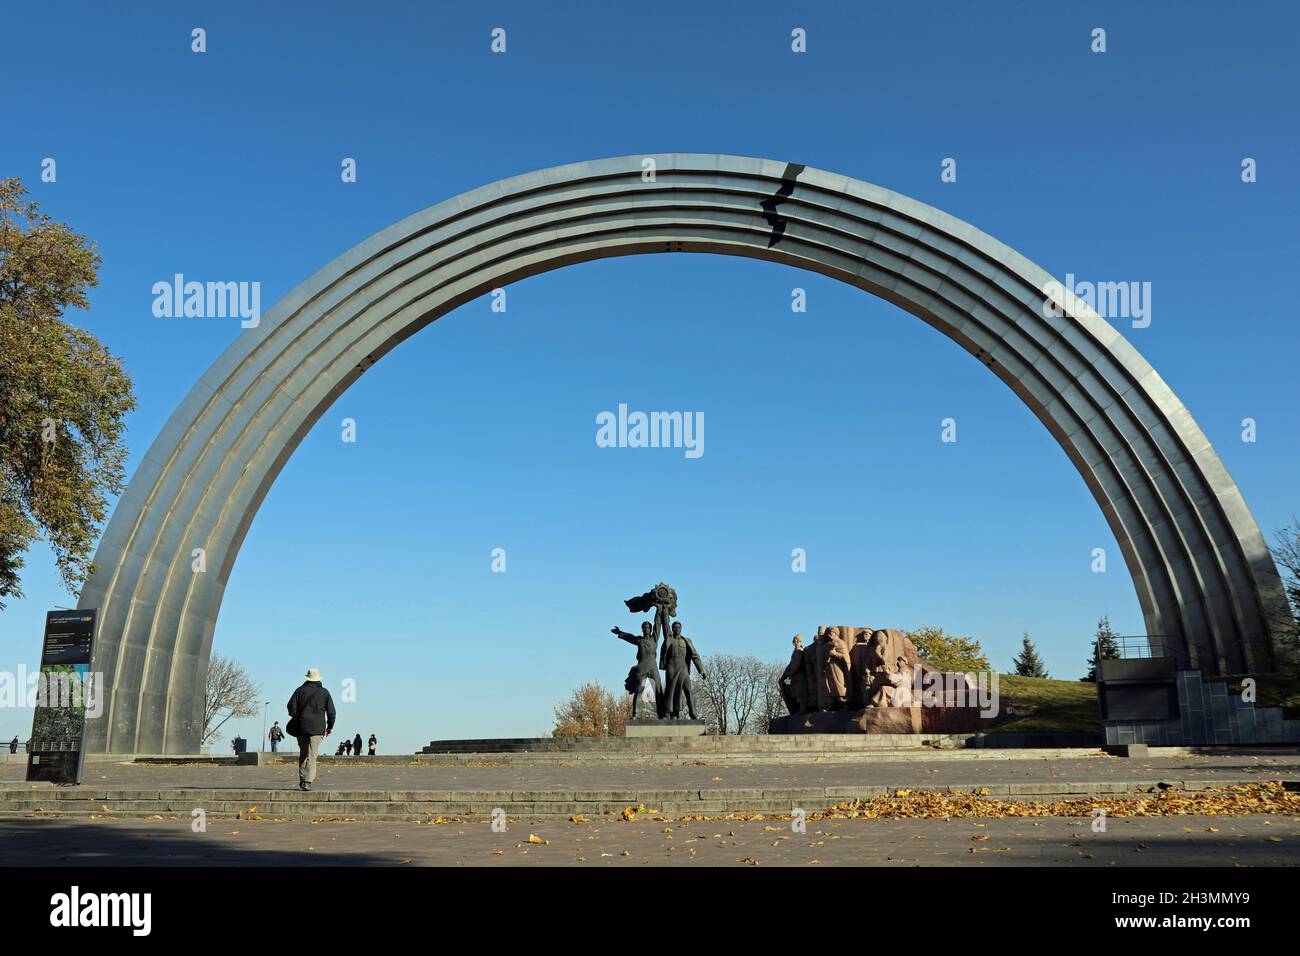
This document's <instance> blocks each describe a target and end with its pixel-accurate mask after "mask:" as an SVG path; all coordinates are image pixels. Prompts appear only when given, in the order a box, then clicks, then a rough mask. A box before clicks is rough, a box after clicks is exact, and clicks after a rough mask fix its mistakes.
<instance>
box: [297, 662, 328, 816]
mask: <svg viewBox="0 0 1300 956" xmlns="http://www.w3.org/2000/svg"><path fill="white" fill-rule="evenodd" d="M287 727H288V730H289V733H290V734H292V735H293V736H294V737H297V738H298V789H299V790H310V789H311V785H312V782H313V781H314V780H315V779H316V752H317V751H318V750H320V744H321V741H322V740H324V739H325V738H326V737H328V736H329V735H330V734H331V733H333V732H334V698H333V697H331V696H330V692H329V691H328V690H326V689H325V687H324V685H322V684H321V680H320V671H319V670H317V669H316V668H315V667H309V668H308V669H307V679H306V680H305V681H303V683H302V686H301V687H299V688H298V689H297V690H295V691H294V692H293V696H292V697H290V698H289V723H288V724H287Z"/></svg>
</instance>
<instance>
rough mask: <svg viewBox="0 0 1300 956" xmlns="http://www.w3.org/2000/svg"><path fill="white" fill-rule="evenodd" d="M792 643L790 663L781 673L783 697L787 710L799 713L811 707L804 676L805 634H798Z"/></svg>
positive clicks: (806, 681)
mask: <svg viewBox="0 0 1300 956" xmlns="http://www.w3.org/2000/svg"><path fill="white" fill-rule="evenodd" d="M792 643H793V644H794V650H793V651H792V652H791V654H790V663H789V664H787V665H786V666H785V670H784V671H782V673H781V699H782V700H784V701H785V706H786V710H788V711H789V712H790V713H792V714H798V713H801V712H802V711H805V710H808V709H810V702H809V700H808V680H807V678H806V677H805V676H804V667H805V666H806V665H805V663H804V661H805V658H804V648H803V635H802V634H796V635H795V636H794V640H793V642H792Z"/></svg>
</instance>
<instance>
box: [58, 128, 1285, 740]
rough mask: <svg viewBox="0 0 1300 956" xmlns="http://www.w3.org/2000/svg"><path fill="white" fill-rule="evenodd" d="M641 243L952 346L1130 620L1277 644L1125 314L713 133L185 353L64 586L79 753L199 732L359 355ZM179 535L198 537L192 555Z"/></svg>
mask: <svg viewBox="0 0 1300 956" xmlns="http://www.w3.org/2000/svg"><path fill="white" fill-rule="evenodd" d="M649 160H653V166H651V164H650V162H649ZM651 171H652V172H653V175H651ZM656 252H708V253H719V254H723V255H735V256H748V257H751V258H755V259H764V260H767V261H770V262H779V263H782V264H784V265H788V266H796V267H798V268H801V269H808V270H810V271H813V272H817V273H821V274H823V275H827V276H831V277H833V278H836V279H840V280H842V281H844V282H847V283H849V284H851V285H854V286H857V287H858V288H861V289H865V290H866V291H868V292H871V293H874V294H875V295H878V296H880V297H882V298H884V299H887V300H888V301H890V302H893V303H895V304H896V305H898V306H900V307H902V308H903V309H905V310H907V311H908V312H910V313H912V314H913V315H915V316H917V317H918V318H920V319H922V320H924V321H925V322H928V323H929V324H930V325H932V326H934V327H935V328H936V329H938V330H939V331H941V332H943V333H944V334H945V335H947V336H949V337H950V338H952V339H953V340H954V341H956V342H958V343H959V344H961V345H962V346H963V347H964V348H966V349H967V350H968V351H970V352H971V353H972V354H973V355H974V356H975V357H976V358H977V359H978V360H979V361H981V362H983V363H984V364H985V365H986V366H988V368H989V369H990V370H992V371H993V373H994V374H996V375H997V376H998V377H999V378H1001V379H1002V380H1003V381H1004V382H1006V383H1007V385H1009V386H1010V387H1011V389H1012V391H1014V392H1015V393H1016V394H1017V395H1018V396H1019V397H1020V398H1021V400H1022V401H1024V402H1025V404H1026V405H1028V406H1029V407H1030V408H1031V409H1032V410H1033V411H1034V413H1035V414H1036V415H1037V416H1038V417H1039V419H1040V420H1041V421H1042V422H1043V424H1045V425H1046V426H1047V428H1048V430H1049V431H1050V432H1051V433H1052V435H1053V436H1055V438H1056V440H1057V441H1058V442H1059V443H1060V445H1061V447H1062V448H1063V449H1065V453H1066V454H1067V455H1068V456H1069V457H1070V460H1071V461H1072V462H1074V465H1075V467H1076V468H1078V470H1079V474H1081V475H1082V476H1083V479H1084V481H1085V482H1086V483H1087V485H1088V487H1089V488H1090V489H1091V491H1092V493H1093V495H1094V497H1095V498H1096V500H1097V502H1098V503H1099V504H1100V505H1101V508H1102V511H1103V512H1104V513H1105V515H1106V519H1107V521H1108V522H1109V524H1110V527H1111V529H1112V531H1113V532H1114V534H1115V537H1116V539H1117V540H1118V542H1119V546H1120V548H1121V550H1122V551H1123V554H1124V558H1125V560H1126V562H1127V564H1128V568H1129V571H1130V572H1131V574H1132V577H1133V584H1134V587H1135V588H1136V589H1137V596H1138V600H1139V602H1140V604H1141V607H1142V612H1143V614H1144V615H1145V619H1146V628H1147V632H1148V633H1149V634H1159V635H1165V636H1166V637H1167V638H1169V639H1171V640H1172V643H1173V648H1174V649H1175V650H1177V651H1179V652H1181V653H1182V654H1183V655H1185V657H1186V659H1187V662H1188V663H1189V664H1190V666H1193V667H1199V668H1201V669H1203V670H1204V671H1206V672H1208V673H1235V672H1250V671H1259V670H1262V669H1265V668H1267V667H1268V666H1271V664H1272V661H1271V655H1272V647H1273V644H1272V633H1273V629H1274V628H1273V626H1271V622H1273V621H1275V620H1276V618H1274V617H1273V615H1274V614H1277V613H1279V610H1280V608H1281V607H1283V606H1284V604H1283V602H1284V598H1283V594H1282V590H1281V582H1280V579H1279V577H1278V573H1277V569H1276V566H1275V565H1274V563H1273V560H1272V557H1271V555H1270V554H1269V551H1268V548H1267V546H1266V545H1265V543H1264V539H1263V536H1262V535H1261V534H1260V531H1259V528H1258V526H1257V525H1256V523H1255V521H1254V519H1253V518H1252V516H1251V514H1250V511H1249V510H1248V509H1247V507H1246V504H1245V502H1244V501H1243V499H1242V497H1241V494H1240V492H1239V491H1238V490H1237V487H1236V485H1235V484H1234V483H1233V481H1232V479H1231V477H1229V475H1228V473H1227V471H1226V470H1225V469H1224V467H1223V465H1222V464H1221V463H1220V461H1219V458H1218V456H1217V455H1216V453H1215V451H1214V449H1213V448H1212V447H1211V446H1210V443H1209V442H1208V441H1207V440H1206V438H1205V435H1204V434H1203V433H1202V432H1201V429H1200V428H1199V427H1198V426H1197V425H1196V423H1195V422H1194V421H1193V420H1192V417H1191V415H1189V414H1188V412H1187V409H1186V408H1184V406H1183V404H1182V403H1181V402H1180V401H1179V400H1178V399H1177V397H1176V396H1175V395H1174V394H1173V392H1172V391H1170V389H1169V387H1168V386H1167V385H1166V384H1165V383H1164V381H1163V380H1162V379H1161V378H1160V376H1159V375H1157V374H1156V372H1155V370H1154V369H1152V368H1151V366H1150V365H1149V364H1148V363H1147V362H1146V361H1145V360H1144V359H1143V358H1142V357H1141V356H1140V355H1139V354H1138V352H1137V351H1136V350H1135V349H1134V348H1133V347H1132V346H1131V345H1130V344H1129V343H1128V342H1127V341H1126V340H1125V339H1124V338H1123V336H1121V335H1120V334H1119V332H1117V331H1116V330H1115V329H1114V328H1113V327H1112V326H1111V325H1110V324H1109V323H1107V322H1105V321H1103V320H1102V319H1101V318H1100V317H1098V316H1097V315H1096V314H1095V313H1094V312H1093V311H1092V310H1091V309H1089V308H1088V307H1087V306H1086V305H1084V304H1083V303H1081V302H1079V301H1077V300H1075V299H1074V298H1073V297H1072V296H1070V295H1069V294H1068V293H1067V294H1066V295H1065V296H1064V299H1065V301H1063V302H1062V303H1060V305H1061V306H1062V307H1060V308H1057V309H1055V310H1053V309H1051V308H1045V306H1044V302H1045V290H1047V289H1049V288H1050V283H1052V281H1053V280H1052V277H1051V276H1049V275H1048V274H1047V273H1046V272H1044V271H1043V270H1042V269H1040V268H1039V267H1038V266H1036V265H1034V264H1033V263H1032V262H1030V261H1029V260H1028V259H1026V258H1025V257H1024V256H1022V255H1020V254H1019V253H1018V252H1015V251H1014V250H1012V249H1010V248H1008V247H1007V246H1005V245H1003V244H1002V243H1000V242H998V241H997V240H995V239H993V238H991V237H990V236H988V235H986V234H985V233H983V232H980V231H979V230H978V229H976V228H975V227H973V226H971V225H969V224H967V223H965V222H962V221H961V220H958V219H955V218H953V217H952V216H949V215H947V214H945V213H943V212H940V211H939V210H937V209H934V208H932V207H930V206H927V205H925V204H923V203H920V202H916V201H915V200H912V199H909V198H907V197H905V196H901V195H899V194H897V193H894V192H891V191H889V190H887V189H882V188H880V187H879V186H873V185H870V184H869V183H865V182H861V181H859V180H856V179H851V178H849V177H847V176H842V175H837V174H835V173H828V172H823V171H820V170H817V169H811V168H808V167H805V166H801V165H798V164H794V163H785V162H774V161H771V160H763V159H751V158H743V157H735V156H724V155H714V154H680V153H679V154H666V155H655V156H649V157H644V156H631V157H623V158H619V159H603V160H596V161H592V162H584V163H574V164H571V165H566V166H558V167H555V168H552V169H545V170H541V171H538V172H533V173H527V174H525V175H522V176H516V177H514V178H511V179H506V180H502V181H500V182H496V183H492V184H491V185H487V186H483V187H481V188H479V189H475V190H472V191H470V192H467V193H464V194H462V195H460V196H456V197H454V198H452V199H448V200H447V201H445V202H442V203H439V204H437V205H435V206H432V207H430V208H428V209H426V210H424V211H423V212H418V213H416V214H414V215H412V216H409V217H408V218H406V219H403V220H402V221H401V222H398V223H396V224H395V225H393V226H390V227H389V228H387V229H384V230H383V231H381V232H379V233H377V234H376V235H374V236H372V237H370V238H369V239H367V240H365V241H364V242H362V243H361V244H360V245H357V246H356V247H354V248H353V249H351V250H349V251H348V252H346V253H344V254H343V255H341V256H339V257H338V258H337V259H335V260H334V261H333V262H331V263H330V264H329V265H327V266H325V267H324V268H323V269H321V270H320V271H319V272H317V273H316V274H315V275H314V276H312V277H311V278H310V279H308V280H307V281H306V282H304V283H303V284H302V285H300V286H298V287H297V288H296V289H294V290H293V291H292V292H291V293H289V295H287V296H286V297H285V298H284V299H282V300H281V301H280V302H278V303H277V304H276V305H275V306H274V307H273V308H272V309H270V310H269V311H268V312H267V314H266V315H265V316H264V317H263V319H262V321H261V323H260V325H258V326H257V327H256V328H251V329H248V330H246V331H244V332H243V333H242V334H240V336H239V337H238V338H237V339H236V340H235V342H234V343H233V344H232V345H231V346H230V347H229V348H228V349H227V350H226V351H225V353H224V354H223V355H222V356H221V357H220V358H218V359H217V360H216V362H215V363H214V364H213V365H212V367H211V368H209V369H208V370H207V372H205V373H204V375H203V376H202V377H201V378H200V379H199V381H198V383H197V384H196V385H195V386H194V388H193V389H192V390H191V391H190V393H189V395H188V396H187V397H186V398H185V399H184V401H182V402H181V404H180V406H179V407H178V408H177V409H176V410H175V412H173V414H172V416H171V418H170V419H169V420H168V422H167V424H166V426H165V427H164V428H163V431H162V433H161V434H160V435H159V436H158V438H157V440H155V442H154V443H153V445H152V447H151V448H150V450H149V451H148V453H147V454H146V455H145V457H144V459H143V460H142V462H141V463H140V465H139V467H138V468H137V470H136V472H135V474H134V476H133V477H132V479H131V481H130V484H129V485H128V487H127V489H126V491H125V492H124V494H123V495H122V498H121V500H120V501H119V502H118V504H117V507H116V509H115V511H114V513H113V516H112V519H111V520H110V522H109V525H108V527H107V528H106V529H105V533H104V537H103V540H102V542H101V544H100V546H99V549H98V552H97V554H96V556H95V564H96V570H95V573H94V574H93V575H92V576H91V578H90V579H89V580H88V581H87V583H86V586H85V588H84V590H83V591H82V594H81V599H80V605H79V606H80V607H82V608H98V609H99V611H100V618H99V621H100V623H99V638H98V652H97V656H96V662H95V668H94V669H95V670H96V671H97V672H99V673H102V674H103V675H104V677H105V680H106V682H107V690H108V696H107V699H106V706H105V709H104V712H103V715H102V717H101V718H98V719H95V720H92V721H89V722H88V730H87V749H88V750H91V751H109V752H123V753H194V752H197V750H198V745H199V734H200V730H201V724H202V716H201V715H202V707H203V696H204V695H203V688H204V682H205V679H206V674H207V667H208V658H209V655H210V652H211V647H212V637H213V631H214V629H215V626H216V620H217V613H218V610H219V608H220V606H221V599H222V595H223V593H224V591H225V587H226V582H227V580H228V579H229V576H230V572H231V568H232V566H233V565H234V562H235V557H236V555H237V553H238V551H239V547H240V544H241V543H242V542H243V540H244V536H245V534H246V533H247V531H248V528H249V525H250V523H251V522H252V520H253V516H254V515H255V514H256V513H257V509H258V507H259V505H260V504H261V502H262V500H263V498H264V497H265V496H266V494H267V491H268V490H269V489H270V487H271V483H272V482H273V481H274V480H275V477H276V475H277V474H278V473H279V472H280V470H281V468H282V467H283V466H284V463H285V462H286V461H287V460H288V458H289V456H290V455H291V454H292V453H293V451H294V449H295V448H296V447H297V445H298V443H299V442H300V441H301V440H302V438H303V436H304V435H306V434H307V431H308V430H309V429H310V428H311V427H312V424H313V423H314V422H316V420H317V419H318V418H320V416H321V415H322V414H323V413H324V412H325V410H326V409H327V408H329V406H330V405H331V403H333V402H334V400H335V399H336V398H338V396H339V395H340V394H342V393H343V392H344V391H345V390H346V389H347V388H348V386H350V385H351V384H352V383H353V382H355V381H356V380H357V379H358V378H359V377H360V376H361V375H362V374H363V373H364V372H365V371H366V370H367V369H368V368H370V366H371V365H373V364H374V363H375V362H376V361H377V360H378V359H379V358H381V357H382V356H383V355H384V354H385V353H387V352H388V351H389V350H390V349H392V348H393V347H394V346H396V345H397V344H398V343H400V342H401V341H402V340H403V339H405V338H406V337H407V336H409V335H412V334H413V333H415V332H417V331H419V330H420V329H422V328H423V327H424V326H426V325H428V324H429V323H430V322H433V321H434V320H435V319H437V318H439V317H440V316H442V315H445V314H446V313H448V312H450V311H451V310H452V309H455V308H456V307H457V306H459V305H461V304H462V303H464V302H468V301H470V300H471V299H474V298H476V297H478V296H480V295H483V294H484V293H486V292H488V291H490V290H492V289H494V288H498V287H501V286H505V285H507V284H509V283H511V282H515V281H517V280H519V279H522V278H525V277H527V276H531V275H536V274H538V273H542V272H546V271H548V270H551V269H556V268H559V267H561V266H566V265H570V264H572V263H578V262H587V261H590V260H593V259H600V258H605V257H613V256H627V255H634V254H639V253H656ZM195 548H203V549H204V550H205V552H206V560H207V568H206V570H205V571H203V572H201V573H196V572H194V571H193V570H192V568H191V562H192V557H191V554H192V552H193V550H194V549H195ZM1008 591H1009V592H1014V585H1009V586H1008Z"/></svg>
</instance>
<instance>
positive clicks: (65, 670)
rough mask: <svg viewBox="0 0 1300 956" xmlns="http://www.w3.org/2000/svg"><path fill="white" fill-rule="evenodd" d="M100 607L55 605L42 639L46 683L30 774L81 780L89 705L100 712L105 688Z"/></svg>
mask: <svg viewBox="0 0 1300 956" xmlns="http://www.w3.org/2000/svg"><path fill="white" fill-rule="evenodd" d="M97 616H98V613H97V611H95V610H94V609H90V610H78V611H49V612H47V613H46V615H45V640H44V643H43V644H42V645H41V673H40V683H39V684H38V685H37V691H36V710H35V712H34V713H33V715H32V738H31V742H30V743H29V745H28V748H27V779H28V780H29V781H33V780H43V781H48V782H50V783H81V775H82V768H83V765H84V763H85V756H86V754H85V750H84V741H85V732H86V708H87V706H88V705H89V706H90V707H91V708H92V710H93V711H94V712H92V713H91V715H90V716H92V717H97V716H99V712H100V711H102V708H103V706H104V700H103V692H104V688H102V687H100V686H99V683H100V682H99V681H98V680H96V679H94V678H93V677H92V675H91V670H90V668H91V664H92V662H93V661H94V651H95V622H96V618H97Z"/></svg>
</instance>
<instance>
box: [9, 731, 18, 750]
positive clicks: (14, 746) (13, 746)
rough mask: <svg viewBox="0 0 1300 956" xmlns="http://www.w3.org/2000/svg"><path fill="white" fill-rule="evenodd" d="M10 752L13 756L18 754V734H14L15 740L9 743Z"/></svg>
mask: <svg viewBox="0 0 1300 956" xmlns="http://www.w3.org/2000/svg"><path fill="white" fill-rule="evenodd" d="M9 752H10V753H11V754H16V753H18V735H17V734H14V739H13V740H11V741H9Z"/></svg>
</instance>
